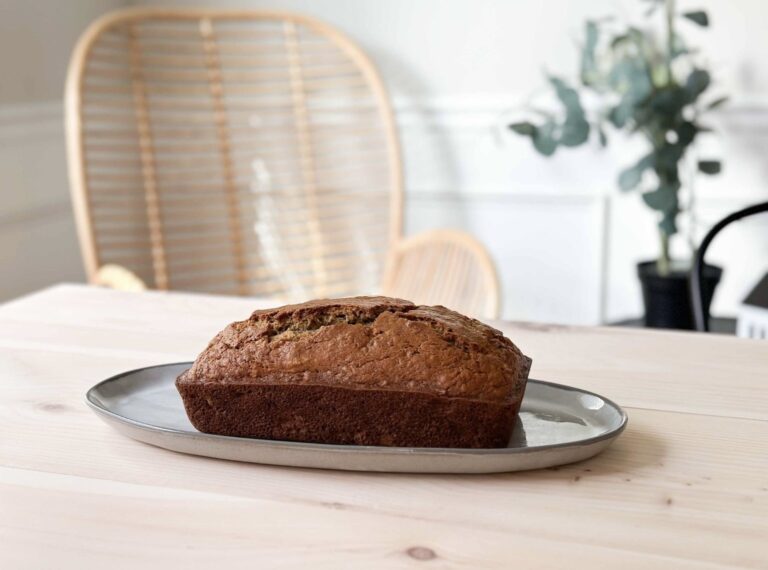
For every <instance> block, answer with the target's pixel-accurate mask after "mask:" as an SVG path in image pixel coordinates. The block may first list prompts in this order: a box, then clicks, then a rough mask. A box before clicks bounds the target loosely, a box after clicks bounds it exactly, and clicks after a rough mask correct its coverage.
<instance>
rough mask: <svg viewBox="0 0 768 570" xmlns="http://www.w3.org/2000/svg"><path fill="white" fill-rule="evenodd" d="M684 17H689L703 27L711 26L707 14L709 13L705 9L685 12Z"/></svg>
mask: <svg viewBox="0 0 768 570" xmlns="http://www.w3.org/2000/svg"><path fill="white" fill-rule="evenodd" d="M683 18H688V19H689V20H690V21H691V22H693V23H695V24H698V25H699V26H701V27H702V28H706V27H707V26H709V16H707V13H706V12H705V11H704V10H696V11H694V12H685V13H684V14H683Z"/></svg>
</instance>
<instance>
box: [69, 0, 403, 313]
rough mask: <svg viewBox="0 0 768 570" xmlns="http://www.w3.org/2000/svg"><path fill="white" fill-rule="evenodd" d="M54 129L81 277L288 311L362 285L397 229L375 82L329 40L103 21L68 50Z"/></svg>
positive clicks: (202, 12)
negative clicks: (292, 303) (276, 302)
mask: <svg viewBox="0 0 768 570" xmlns="http://www.w3.org/2000/svg"><path fill="white" fill-rule="evenodd" d="M66 123H67V146H68V156H69V167H70V169H69V170H70V179H71V188H72V193H73V202H74V207H75V215H76V221H77V226H78V231H79V238H80V244H81V248H82V252H83V258H84V263H85V268H86V272H87V275H88V278H89V280H90V281H91V282H94V283H97V282H98V283H109V284H115V283H117V284H119V283H120V282H121V280H122V279H123V278H124V277H125V276H126V275H128V276H130V273H127V272H125V271H123V270H122V269H120V268H124V269H126V270H129V271H130V272H132V273H133V274H135V276H137V277H138V280H133V279H132V278H131V279H129V281H130V283H131V286H132V287H133V288H136V287H138V285H137V282H138V283H143V284H145V285H146V286H148V287H149V288H155V289H182V290H191V291H206V292H215V293H230V294H247V295H264V296H276V297H280V298H284V299H292V300H293V299H303V298H309V297H321V296H340V295H345V294H350V293H361V292H367V291H373V290H375V289H377V288H378V287H379V284H380V281H381V276H382V273H383V270H384V262H385V259H386V254H387V251H388V250H389V248H390V247H391V245H392V244H393V243H395V242H396V240H397V239H398V238H399V236H400V232H401V218H402V214H401V204H402V181H401V178H402V177H401V160H400V155H399V148H398V141H397V136H396V131H395V125H394V121H393V117H392V111H391V108H390V104H389V101H388V97H387V94H386V92H385V89H384V87H383V85H382V82H381V80H380V78H379V75H378V73H377V71H376V70H375V68H374V66H373V65H372V63H371V62H370V60H369V59H368V57H367V56H366V55H365V54H364V53H363V52H362V51H361V50H360V49H359V48H358V47H357V46H356V45H355V44H354V43H353V42H352V41H350V40H349V39H348V38H346V37H345V36H343V35H342V34H341V33H339V32H338V31H336V30H334V29H333V28H331V27H329V26H327V25H325V24H322V23H320V22H318V21H316V20H314V19H311V18H308V17H305V16H300V15H297V14H290V13H283V12H260V11H259V12H257V11H224V10H218V9H211V10H208V9H148V8H136V9H128V10H124V11H120V12H116V13H113V14H110V15H107V16H106V17H103V18H101V19H100V20H98V21H96V22H95V23H94V24H93V25H92V26H91V27H90V28H89V29H88V30H87V31H86V32H85V33H84V35H83V36H82V37H81V39H80V41H79V43H78V45H77V47H76V49H75V52H74V55H73V57H72V61H71V66H70V70H69V76H68V81H67V89H66ZM104 266H109V267H108V270H107V271H104V270H102V268H103V267H104ZM114 266H118V269H117V270H115V267H114ZM121 276H122V277H121Z"/></svg>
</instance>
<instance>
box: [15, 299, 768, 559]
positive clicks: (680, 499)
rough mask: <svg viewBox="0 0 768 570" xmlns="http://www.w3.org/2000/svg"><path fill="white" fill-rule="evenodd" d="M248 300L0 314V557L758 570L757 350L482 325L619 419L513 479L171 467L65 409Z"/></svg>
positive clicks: (717, 342)
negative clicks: (567, 455)
mask: <svg viewBox="0 0 768 570" xmlns="http://www.w3.org/2000/svg"><path fill="white" fill-rule="evenodd" d="M264 306H268V302H264V301H255V300H252V299H236V298H226V297H211V296H193V295H178V294H163V293H149V294H146V293H145V294H130V293H118V292H114V291H106V290H94V289H90V288H86V287H79V286H58V287H55V288H52V289H49V290H46V291H44V292H41V293H38V294H36V295H32V296H29V297H27V298H24V299H21V300H18V301H15V302H12V303H9V304H6V305H4V306H2V307H0V543H1V546H2V549H1V550H0V562H2V561H3V560H4V559H5V560H6V561H7V562H9V563H10V564H9V566H8V567H10V568H15V567H17V566H18V567H30V568H35V567H40V566H41V565H44V564H43V563H44V562H45V561H46V560H48V561H50V560H55V561H57V563H58V564H59V567H70V566H71V567H89V566H93V567H98V566H100V565H106V564H110V565H111V566H112V567H131V566H134V565H142V566H147V565H149V564H150V563H158V564H161V563H163V562H165V563H166V565H169V564H170V565H172V566H173V565H175V564H181V563H182V562H183V564H184V565H185V567H203V566H207V565H209V564H211V563H226V564H228V565H230V566H232V567H241V566H253V565H256V566H262V567H274V566H281V565H286V566H290V565H296V566H304V567H328V568H339V567H342V566H354V567H369V566H373V567H419V566H421V565H423V564H426V563H432V564H434V565H436V566H440V567H470V568H482V567H509V566H511V565H512V564H515V565H517V566H518V567H523V568H561V567H563V566H564V565H566V564H567V565H568V566H570V567H598V568H600V567H605V566H607V565H608V564H610V563H620V564H621V565H622V566H624V567H629V568H648V567H663V568H702V567H729V566H730V567H752V568H765V567H766V548H765V539H766V538H767V537H768V421H766V420H768V391H767V390H766V389H765V388H766V383H767V382H768V377H767V376H768V344H766V343H761V342H759V341H746V340H741V339H734V338H728V337H723V336H717V335H694V334H686V333H649V332H647V331H641V330H617V329H606V328H582V327H560V326H541V325H525V324H517V325H513V324H507V325H503V326H502V325H500V324H499V325H497V326H502V328H503V329H504V331H505V333H506V334H507V335H508V336H509V337H510V338H512V340H513V341H515V342H516V343H517V344H519V345H520V346H521V347H522V348H523V350H524V351H525V352H526V353H527V354H530V355H531V356H532V357H533V358H534V363H535V364H534V369H533V374H532V375H533V376H534V377H536V378H541V379H545V380H551V381H555V382H561V383H565V384H572V385H576V386H579V387H582V388H586V389H590V390H594V391H597V392H599V393H601V394H603V395H605V396H607V397H609V398H611V399H614V400H615V401H617V402H618V403H619V404H621V405H622V406H624V407H626V408H627V410H628V413H629V416H630V423H629V427H628V428H627V431H626V432H625V433H624V435H623V436H622V437H621V438H620V439H619V440H618V441H617V442H616V443H615V444H614V445H613V446H612V447H611V448H609V449H608V451H606V452H605V453H603V454H602V455H600V456H598V457H597V458H595V459H592V460H589V461H586V462H582V463H579V464H575V465H571V466H565V467H562V468H555V469H551V470H544V471H533V472H526V473H510V474H500V475H479V476H478V475H474V476H459V475H402V474H397V475H396V474H376V473H345V472H336V471H319V470H307V469H290V468H283V467H271V466H258V465H250V464H240V463H234V462H227V461H221V460H214V459H206V458H200V457H192V456H186V455H181V454H177V453H172V452H168V451H165V450H162V449H158V448H154V447H151V446H148V445H144V444H141V443H138V442H135V441H133V440H130V439H127V438H125V437H123V436H120V435H119V434H117V433H116V432H114V431H113V430H111V429H110V428H109V427H107V426H106V425H105V424H103V423H101V422H100V421H99V420H98V418H97V417H96V416H95V415H94V414H93V413H92V412H90V410H88V409H87V408H86V406H85V405H84V402H83V395H84V393H85V391H86V390H87V389H88V388H89V387H90V386H91V385H93V384H94V383H96V382H97V381H99V380H101V379H103V378H106V377H107V376H110V375H112V374H115V373H118V372H121V371H124V370H127V369H132V368H137V367H141V366H146V365H151V364H159V363H163V362H172V361H183V360H191V359H193V358H194V357H195V356H196V354H197V353H198V352H199V351H200V350H201V349H202V348H203V347H204V346H205V344H206V343H207V342H208V340H209V339H210V338H211V337H212V336H213V335H214V334H215V333H216V332H217V331H218V330H219V329H221V328H222V327H223V326H224V325H226V324H227V323H229V322H230V321H232V320H236V319H242V318H244V317H246V316H247V315H248V314H249V313H250V311H251V310H253V309H255V308H261V307H264ZM0 566H2V567H5V566H4V565H3V564H0Z"/></svg>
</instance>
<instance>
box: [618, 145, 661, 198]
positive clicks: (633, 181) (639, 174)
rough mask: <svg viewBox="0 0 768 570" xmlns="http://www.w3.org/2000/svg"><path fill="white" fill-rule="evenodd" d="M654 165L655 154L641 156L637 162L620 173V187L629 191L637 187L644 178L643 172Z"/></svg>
mask: <svg viewBox="0 0 768 570" xmlns="http://www.w3.org/2000/svg"><path fill="white" fill-rule="evenodd" d="M651 166H653V154H648V155H646V156H644V157H643V158H641V159H640V160H639V161H638V162H637V164H635V165H633V166H630V167H629V168H627V169H625V170H622V171H621V173H620V174H619V188H621V189H622V190H624V191H625V192H626V191H629V190H632V189H633V188H636V187H637V185H638V184H640V181H641V180H642V179H643V172H645V170H646V169H647V168H650V167H651Z"/></svg>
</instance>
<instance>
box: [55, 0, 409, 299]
mask: <svg viewBox="0 0 768 570" xmlns="http://www.w3.org/2000/svg"><path fill="white" fill-rule="evenodd" d="M148 19H152V20H163V19H168V20H206V19H207V20H241V21H244V20H282V21H291V22H293V23H296V24H299V25H303V26H306V27H308V28H310V29H312V30H314V31H315V32H317V33H319V34H321V35H323V36H325V37H326V38H327V39H328V40H329V41H330V42H332V43H333V44H334V45H336V46H337V47H338V48H339V49H340V50H341V51H343V52H344V53H345V54H346V55H347V56H348V57H349V58H350V59H351V60H352V61H353V62H354V63H355V64H356V65H357V66H358V68H359V69H360V71H361V73H362V74H363V76H364V77H365V80H366V82H367V83H368V86H369V87H370V89H371V92H372V93H373V96H374V98H375V100H376V102H377V105H378V112H379V114H380V116H381V118H382V121H383V126H384V134H385V137H386V146H387V149H386V151H387V154H388V156H389V177H390V180H391V181H392V182H391V188H390V195H391V198H390V224H389V226H390V231H389V233H390V235H389V241H390V248H392V247H394V246H395V245H396V244H397V243H398V240H399V239H400V237H401V235H402V223H403V222H402V220H403V165H402V158H401V150H400V142H399V139H398V133H397V126H396V123H395V119H394V113H393V110H392V105H391V102H390V99H389V95H388V93H387V90H386V88H385V86H384V83H383V81H382V79H381V77H380V75H379V72H378V70H377V69H376V67H375V65H374V64H373V62H372V61H371V60H370V58H369V57H368V56H367V55H366V54H365V52H363V51H362V49H361V48H360V47H358V46H357V44H356V43H355V42H353V41H352V40H351V39H350V38H349V37H348V36H346V35H345V34H343V33H342V32H340V31H338V30H337V29H335V28H333V27H332V26H329V25H327V24H325V23H323V22H320V21H318V20H316V19H314V18H312V17H309V16H304V15H302V14H297V13H293V12H286V11H262V10H228V9H216V8H189V9H178V8H176V9H174V8H147V7H137V8H127V9H122V10H117V11H115V12H111V13H109V14H106V15H104V16H102V17H101V18H99V19H97V20H95V21H94V22H93V23H92V24H91V25H90V26H89V27H88V28H87V29H86V31H85V32H84V33H83V34H82V36H81V37H80V39H79V41H78V43H77V45H76V47H75V49H74V52H73V54H72V58H71V61H70V66H69V70H68V75H67V81H66V89H65V124H66V145H67V153H68V169H69V181H70V190H71V195H72V203H73V208H74V214H75V222H76V225H77V231H78V238H79V241H80V248H81V253H82V256H83V263H84V266H85V271H86V275H87V277H88V280H89V282H94V281H95V280H96V278H97V273H98V271H99V268H100V267H101V265H102V263H103V260H102V259H100V256H99V251H98V248H97V244H96V236H95V232H94V225H93V221H92V212H91V208H90V193H89V185H88V180H87V177H86V159H85V152H84V137H83V120H82V106H83V78H84V75H85V67H86V63H87V61H88V57H89V54H90V51H91V49H92V47H93V45H94V43H95V42H96V40H97V39H98V38H99V37H100V35H101V34H102V33H103V32H105V31H106V30H108V29H109V28H111V27H113V26H115V25H118V24H123V23H131V22H141V21H143V20H148ZM143 190H144V193H145V194H146V193H147V188H146V186H145V187H144V188H143ZM155 278H156V281H157V275H155ZM157 288H158V289H165V288H167V287H164V286H163V283H162V279H161V280H160V283H158V284H157Z"/></svg>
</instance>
